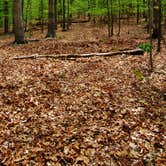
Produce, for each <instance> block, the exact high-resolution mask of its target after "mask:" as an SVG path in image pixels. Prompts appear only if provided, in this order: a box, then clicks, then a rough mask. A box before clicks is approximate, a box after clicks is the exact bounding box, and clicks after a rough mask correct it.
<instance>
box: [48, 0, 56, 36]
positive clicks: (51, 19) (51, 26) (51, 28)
mask: <svg viewBox="0 0 166 166" xmlns="http://www.w3.org/2000/svg"><path fill="white" fill-rule="evenodd" d="M48 6H49V11H48V32H47V35H46V37H55V36H56V34H55V0H49V4H48Z"/></svg>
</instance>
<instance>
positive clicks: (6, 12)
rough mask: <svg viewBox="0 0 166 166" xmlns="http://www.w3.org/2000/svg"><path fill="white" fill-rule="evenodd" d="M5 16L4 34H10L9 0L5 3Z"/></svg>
mask: <svg viewBox="0 0 166 166" xmlns="http://www.w3.org/2000/svg"><path fill="white" fill-rule="evenodd" d="M4 14H5V17H4V33H5V34H6V33H8V32H9V9H8V1H7V0H5V1H4Z"/></svg>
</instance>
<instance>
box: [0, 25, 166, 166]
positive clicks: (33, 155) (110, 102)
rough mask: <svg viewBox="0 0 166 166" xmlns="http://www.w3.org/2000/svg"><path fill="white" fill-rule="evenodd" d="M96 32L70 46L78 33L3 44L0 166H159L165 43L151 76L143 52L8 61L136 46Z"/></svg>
mask: <svg viewBox="0 0 166 166" xmlns="http://www.w3.org/2000/svg"><path fill="white" fill-rule="evenodd" d="M77 28H81V27H77ZM88 28H89V27H88ZM84 29H86V28H84ZM84 29H82V31H83V30H84ZM100 30H101V29H100ZM79 31H80V29H79ZM92 31H93V30H92ZM71 32H73V31H72V30H71ZM77 32H78V31H76V33H77ZM138 32H139V31H138ZM67 33H69V32H67ZM84 33H85V34H86V32H84ZM84 33H83V34H81V35H84V36H86V35H85V34H84ZM92 34H94V36H96V34H95V32H94V33H92ZM67 35H69V34H66V36H67ZM102 35H103V34H101V36H99V38H100V39H96V40H92V39H88V37H87V36H86V37H87V39H86V41H85V38H86V37H83V40H79V39H78V38H77V39H78V40H77V41H78V42H76V41H74V40H76V38H74V37H73V36H77V34H76V35H74V34H72V35H71V39H73V41H72V40H70V42H69V41H68V40H69V36H67V37H66V38H64V39H59V40H47V41H46V40H41V41H39V42H33V43H30V44H26V45H21V46H13V45H11V44H10V42H11V41H12V38H9V39H5V40H2V41H1V44H0V51H1V52H0V71H1V72H0V119H1V121H0V145H1V146H0V163H1V165H108V166H110V165H113V166H114V165H115V166H118V165H125V166H126V165H128V166H130V165H135V166H136V165H154V164H155V165H157V166H162V165H163V166H164V165H165V163H166V160H165V158H166V155H165V146H166V142H165V133H164V131H165V120H166V114H165V108H166V102H165V95H164V92H165V90H166V87H165V86H166V84H165V71H166V69H165V62H166V57H165V53H166V50H165V48H164V47H163V46H162V47H163V52H162V53H161V54H159V55H156V56H155V72H153V73H152V74H151V75H150V76H149V74H148V55H146V54H145V55H143V56H125V55H122V56H115V57H107V58H99V57H93V58H86V59H82V58H80V59H76V60H53V59H34V60H19V61H15V60H12V59H10V57H12V56H15V55H22V54H24V55H29V54H35V53H38V54H54V53H85V52H106V51H109V50H119V49H122V48H135V47H136V46H137V45H138V44H139V43H141V42H142V40H139V39H138V38H133V37H132V35H131V37H130V38H129V37H126V38H124V36H122V37H121V38H120V39H116V37H114V38H113V39H106V37H103V36H102ZM136 35H137V34H136ZM94 36H93V37H94ZM105 36H106V34H105ZM77 37H78V36H77ZM93 39H94V38H93ZM101 39H102V40H101Z"/></svg>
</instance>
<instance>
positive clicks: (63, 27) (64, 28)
mask: <svg viewBox="0 0 166 166" xmlns="http://www.w3.org/2000/svg"><path fill="white" fill-rule="evenodd" d="M62 1H63V3H62V7H63V23H62V31H66V5H65V0H62Z"/></svg>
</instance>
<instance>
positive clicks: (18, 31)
mask: <svg viewBox="0 0 166 166" xmlns="http://www.w3.org/2000/svg"><path fill="white" fill-rule="evenodd" d="M13 14H14V34H15V41H14V43H17V44H24V43H25V42H26V41H25V39H24V25H23V18H22V0H14V1H13Z"/></svg>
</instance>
